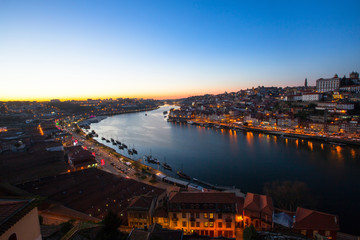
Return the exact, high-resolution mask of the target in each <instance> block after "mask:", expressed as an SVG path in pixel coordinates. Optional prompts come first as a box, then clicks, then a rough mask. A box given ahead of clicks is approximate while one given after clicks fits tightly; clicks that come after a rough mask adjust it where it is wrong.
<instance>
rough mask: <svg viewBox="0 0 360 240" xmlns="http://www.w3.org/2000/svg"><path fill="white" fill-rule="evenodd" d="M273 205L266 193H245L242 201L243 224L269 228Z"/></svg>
mask: <svg viewBox="0 0 360 240" xmlns="http://www.w3.org/2000/svg"><path fill="white" fill-rule="evenodd" d="M273 212H274V206H273V202H272V198H271V197H269V196H266V195H260V194H255V193H247V194H246V198H245V202H244V221H245V226H250V225H253V226H254V227H255V228H256V229H270V228H272V224H273V219H272V216H273Z"/></svg>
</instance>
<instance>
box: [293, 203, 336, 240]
mask: <svg viewBox="0 0 360 240" xmlns="http://www.w3.org/2000/svg"><path fill="white" fill-rule="evenodd" d="M293 229H294V230H295V231H297V232H299V233H301V234H302V235H305V236H306V237H307V238H315V237H316V236H317V235H320V236H325V237H326V238H328V239H331V240H336V233H337V231H339V229H340V227H339V218H338V216H336V215H332V214H328V213H323V212H318V211H314V210H310V209H306V208H301V207H298V208H297V210H296V214H295V222H294V225H293Z"/></svg>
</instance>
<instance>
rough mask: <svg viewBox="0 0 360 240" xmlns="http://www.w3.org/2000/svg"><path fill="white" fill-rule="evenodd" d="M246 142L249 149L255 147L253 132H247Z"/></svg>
mask: <svg viewBox="0 0 360 240" xmlns="http://www.w3.org/2000/svg"><path fill="white" fill-rule="evenodd" d="M246 141H247V143H248V145H249V147H253V145H254V134H253V133H252V132H246Z"/></svg>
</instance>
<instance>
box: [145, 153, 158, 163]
mask: <svg viewBox="0 0 360 240" xmlns="http://www.w3.org/2000/svg"><path fill="white" fill-rule="evenodd" d="M145 159H146V161H147V162H148V163H153V164H160V162H159V161H158V160H157V159H156V158H154V157H153V156H151V155H148V156H145Z"/></svg>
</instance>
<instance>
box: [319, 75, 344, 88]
mask: <svg viewBox="0 0 360 240" xmlns="http://www.w3.org/2000/svg"><path fill="white" fill-rule="evenodd" d="M339 88H340V78H339V77H338V75H337V74H335V76H334V77H333V78H320V79H318V80H316V90H317V91H318V92H331V91H337V90H339Z"/></svg>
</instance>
